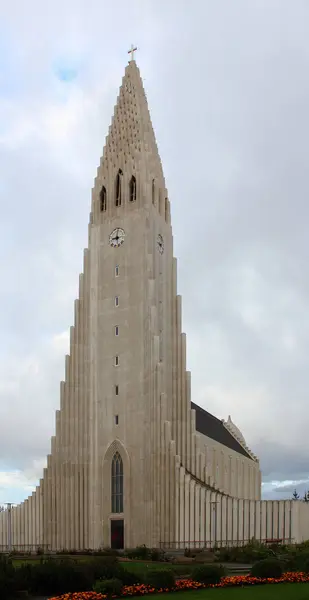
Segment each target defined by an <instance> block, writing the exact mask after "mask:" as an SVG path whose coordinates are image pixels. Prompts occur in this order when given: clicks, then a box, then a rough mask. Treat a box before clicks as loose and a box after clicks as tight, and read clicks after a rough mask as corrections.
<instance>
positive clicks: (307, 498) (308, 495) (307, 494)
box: [303, 490, 309, 502]
mask: <svg viewBox="0 0 309 600" xmlns="http://www.w3.org/2000/svg"><path fill="white" fill-rule="evenodd" d="M303 501H304V502H309V490H308V491H307V492H305V493H304V497H303Z"/></svg>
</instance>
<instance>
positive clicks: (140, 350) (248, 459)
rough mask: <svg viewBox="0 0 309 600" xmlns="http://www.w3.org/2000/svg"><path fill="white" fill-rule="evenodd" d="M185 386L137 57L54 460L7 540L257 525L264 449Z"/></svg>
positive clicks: (236, 534) (160, 180)
mask: <svg viewBox="0 0 309 600" xmlns="http://www.w3.org/2000/svg"><path fill="white" fill-rule="evenodd" d="M190 390H191V382H190V373H188V372H187V371H186V338H185V335H184V334H183V333H182V329H181V298H180V296H178V295H177V268H176V260H175V259H174V256H173V236H172V229H171V218H170V203H169V200H168V194H167V190H166V186H165V181H164V176H163V171H162V165H161V161H160V157H159V153H158V149H157V144H156V140H155V135H154V131H153V128H152V124H151V120H150V115H149V111H148V106H147V100H146V96H145V92H144V88H143V84H142V80H141V77H140V73H139V69H138V67H137V65H136V63H135V60H134V58H133V56H132V59H131V60H130V62H129V64H128V66H127V67H126V70H125V75H124V77H123V80H122V85H121V87H120V90H119V95H118V99H117V103H116V106H115V110H114V116H113V119H112V124H111V126H110V128H109V133H108V136H107V138H106V144H105V147H104V151H103V157H102V158H101V161H100V166H99V168H98V170H97V176H96V178H95V184H94V188H93V191H92V204H91V213H90V222H89V243H88V248H87V249H86V250H85V251H84V268H83V274H82V275H80V280H79V297H78V300H76V302H75V316H74V326H73V327H71V330H70V354H69V355H68V356H67V357H66V362H65V381H63V382H61V386H60V410H59V411H57V413H56V433H55V436H54V437H53V438H52V441H51V452H50V454H49V455H48V457H47V467H46V468H45V469H44V473H43V477H42V479H41V480H40V484H39V485H38V486H37V488H36V490H35V491H34V492H33V494H32V495H31V496H30V497H29V498H28V499H27V500H25V501H24V502H23V503H22V504H20V505H19V506H17V507H15V508H14V509H13V510H12V514H11V513H10V527H12V531H10V533H9V532H8V520H6V516H5V515H4V514H0V543H2V544H5V543H6V541H5V540H7V539H8V538H9V539H10V540H11V541H10V543H13V545H19V546H25V547H31V548H33V547H34V548H36V547H38V546H42V547H48V548H50V549H53V550H59V549H68V550H72V549H75V550H81V549H87V548H99V547H108V546H112V547H115V548H124V547H134V546H137V545H140V544H146V545H147V546H149V547H159V546H160V545H161V546H162V545H164V546H168V547H169V546H173V547H175V544H176V545H177V546H178V547H188V546H190V545H191V546H192V545H196V544H199V545H202V546H204V545H207V544H210V545H211V544H212V543H213V542H214V541H216V540H219V539H220V540H221V543H222V541H223V540H236V541H237V542H239V539H240V537H241V536H243V539H245V538H246V539H250V537H252V536H253V535H256V531H258V530H259V531H260V532H261V531H262V529H261V528H260V529H259V526H260V525H259V524H260V521H259V519H260V518H261V517H260V516H259V515H262V512H261V511H262V509H261V507H260V504H259V500H260V492H261V477H260V470H259V462H258V459H257V457H256V456H255V455H254V454H253V453H252V452H251V450H250V449H249V448H248V446H247V445H246V442H245V439H244V437H243V436H242V434H241V432H240V431H239V429H238V428H237V427H236V425H234V423H233V422H232V421H231V419H229V420H228V421H227V422H225V421H219V419H217V418H216V417H214V416H213V415H211V414H210V413H208V412H207V411H205V410H203V409H202V408H200V407H199V406H197V405H196V404H193V403H192V402H191V396H190ZM267 510H268V509H267ZM272 514H273V517H272V518H273V523H279V521H278V518H277V517H276V515H275V513H272ZM280 514H281V513H280ZM284 514H285V513H282V515H283V517H282V519H283V521H282V522H284V519H285V517H284ZM253 515H255V516H254V518H253ZM265 522H266V523H267V524H269V523H270V517H269V515H268V517H267V519H266V521H265ZM261 527H262V526H261ZM267 527H268V525H267V526H266V528H267ZM257 537H259V536H257ZM12 540H13V542H12Z"/></svg>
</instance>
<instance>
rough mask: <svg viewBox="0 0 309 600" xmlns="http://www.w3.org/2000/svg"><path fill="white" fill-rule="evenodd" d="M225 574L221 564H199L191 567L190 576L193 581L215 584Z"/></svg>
mask: <svg viewBox="0 0 309 600" xmlns="http://www.w3.org/2000/svg"><path fill="white" fill-rule="evenodd" d="M225 575H226V572H225V569H224V567H223V566H222V565H213V564H211V565H199V566H196V567H194V568H193V569H192V572H191V577H192V579H193V581H198V582H200V583H206V584H215V583H220V581H221V578H222V577H224V576H225Z"/></svg>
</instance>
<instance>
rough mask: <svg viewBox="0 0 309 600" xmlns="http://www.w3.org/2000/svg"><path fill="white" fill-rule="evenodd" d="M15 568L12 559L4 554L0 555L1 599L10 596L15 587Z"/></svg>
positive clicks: (3, 599)
mask: <svg viewBox="0 0 309 600" xmlns="http://www.w3.org/2000/svg"><path fill="white" fill-rule="evenodd" d="M14 575H15V569H14V567H13V564H12V561H11V559H10V558H8V557H7V556H5V555H0V591H1V600H6V599H7V598H10V597H11V596H12V594H13V592H14V589H15V579H14Z"/></svg>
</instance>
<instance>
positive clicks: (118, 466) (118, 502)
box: [111, 452, 123, 513]
mask: <svg viewBox="0 0 309 600" xmlns="http://www.w3.org/2000/svg"><path fill="white" fill-rule="evenodd" d="M111 486H112V488H111V489H112V494H111V496H112V513H122V512H123V462H122V458H121V456H120V454H119V452H116V454H114V456H113V460H112V472H111Z"/></svg>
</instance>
